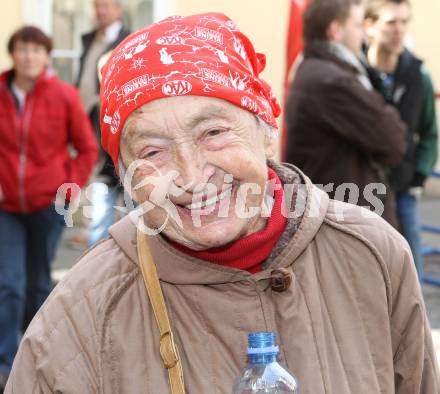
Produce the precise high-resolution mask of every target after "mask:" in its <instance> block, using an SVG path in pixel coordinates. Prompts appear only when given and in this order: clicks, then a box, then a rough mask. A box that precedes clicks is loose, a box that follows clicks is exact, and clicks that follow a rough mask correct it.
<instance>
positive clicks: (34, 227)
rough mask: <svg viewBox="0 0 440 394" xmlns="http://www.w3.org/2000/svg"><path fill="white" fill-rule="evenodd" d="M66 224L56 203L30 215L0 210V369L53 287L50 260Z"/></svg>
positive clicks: (6, 367)
mask: <svg viewBox="0 0 440 394" xmlns="http://www.w3.org/2000/svg"><path fill="white" fill-rule="evenodd" d="M63 227H64V222H63V217H62V216H60V215H58V214H57V213H56V212H55V209H54V207H53V206H51V207H50V208H47V209H43V210H41V211H38V212H34V213H31V214H15V213H10V212H6V211H2V210H0V372H3V373H6V374H8V373H9V371H10V369H11V366H12V362H13V359H14V357H15V353H16V352H17V348H18V341H19V337H20V335H21V333H22V332H24V331H25V329H26V328H27V326H28V325H29V323H30V321H31V320H32V318H33V316H34V315H35V313H36V312H37V311H38V309H39V308H40V306H41V305H42V304H43V302H44V300H45V299H46V297H47V296H48V294H49V293H50V291H51V290H52V281H51V276H50V263H51V261H52V259H53V257H54V255H55V251H56V247H57V245H58V242H59V240H60V237H61V234H62V231H63Z"/></svg>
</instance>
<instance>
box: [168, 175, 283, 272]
mask: <svg viewBox="0 0 440 394" xmlns="http://www.w3.org/2000/svg"><path fill="white" fill-rule="evenodd" d="M272 179H273V180H275V184H276V185H281V181H280V179H279V178H278V175H277V174H276V172H275V171H273V170H272V169H271V168H269V180H272ZM283 196H284V192H283V188H282V187H280V188H279V190H276V189H275V191H274V200H275V201H274V205H273V208H272V212H271V215H270V217H269V218H268V220H267V224H266V227H265V228H264V229H263V230H261V231H258V232H256V233H253V234H251V235H248V236H246V237H244V238H240V239H238V240H237V241H235V242H232V243H231V244H229V245H225V246H221V247H218V248H211V249H207V250H202V251H195V250H192V249H189V248H187V247H185V246H182V245H179V244H176V243H174V242H172V245H173V246H174V247H175V248H176V249H178V250H180V251H181V252H183V253H185V254H187V255H189V256H192V257H196V258H198V259H201V260H205V261H209V262H211V263H215V264H220V265H223V266H225V267H231V268H238V269H242V270H247V271H249V272H250V273H252V274H255V273H256V272H260V271H261V264H262V263H263V261H264V260H266V259H267V258H268V257H269V255H270V253H271V252H272V249H273V248H274V246H275V244H276V243H277V242H278V240H279V238H280V237H281V234H283V232H284V230H285V228H286V224H287V218H286V217H285V216H283V215H282V214H281V207H282V202H283Z"/></svg>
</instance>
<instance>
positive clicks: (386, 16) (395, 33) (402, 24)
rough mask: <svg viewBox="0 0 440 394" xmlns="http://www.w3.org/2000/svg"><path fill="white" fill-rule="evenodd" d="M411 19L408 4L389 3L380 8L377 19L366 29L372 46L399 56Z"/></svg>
mask: <svg viewBox="0 0 440 394" xmlns="http://www.w3.org/2000/svg"><path fill="white" fill-rule="evenodd" d="M410 19H411V9H410V7H409V6H408V4H394V3H390V4H387V5H386V6H384V7H382V8H381V10H380V12H379V18H378V19H377V20H376V21H375V22H372V23H371V25H370V26H369V27H368V37H369V39H370V40H371V43H372V44H373V45H378V46H379V48H381V49H382V50H385V51H386V52H388V53H394V54H400V53H401V52H402V51H403V48H404V43H405V38H406V35H407V33H408V27H409V22H410Z"/></svg>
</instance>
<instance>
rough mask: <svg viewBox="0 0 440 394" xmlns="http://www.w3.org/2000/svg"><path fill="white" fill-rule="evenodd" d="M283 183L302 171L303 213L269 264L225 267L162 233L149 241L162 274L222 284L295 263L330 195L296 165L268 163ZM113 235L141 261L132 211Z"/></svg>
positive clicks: (170, 278)
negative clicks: (264, 266)
mask: <svg viewBox="0 0 440 394" xmlns="http://www.w3.org/2000/svg"><path fill="white" fill-rule="evenodd" d="M269 164H270V165H271V166H272V168H274V170H275V171H276V172H277V174H278V176H279V177H280V179H281V181H282V182H283V183H284V182H285V180H286V179H288V177H289V176H295V175H299V176H300V177H301V178H302V181H303V184H304V186H305V187H304V190H303V193H304V194H305V208H304V215H303V218H302V220H301V223H300V225H299V227H298V230H297V231H296V233H295V235H294V236H293V238H292V239H291V240H290V242H289V243H288V244H287V245H286V247H285V248H284V250H283V251H282V252H281V253H280V254H278V256H277V257H276V258H275V259H274V260H273V261H272V263H271V264H270V267H268V268H267V269H265V270H263V271H261V272H259V273H257V274H254V275H252V274H250V273H249V272H247V271H242V270H238V269H234V268H227V267H222V266H220V265H217V264H212V263H209V262H207V261H203V260H199V259H196V258H193V257H190V256H187V255H186V254H184V253H181V252H179V251H178V250H176V249H175V248H174V247H173V246H171V245H170V244H169V243H168V242H167V241H166V240H164V238H163V237H161V236H148V243H149V246H150V249H151V253H152V256H153V258H154V261H155V263H156V266H157V272H158V274H159V278H160V279H161V280H162V281H164V282H168V283H172V284H186V285H194V284H205V285H208V284H211V285H212V284H222V283H230V282H237V281H241V280H246V279H250V280H252V281H260V280H263V279H269V278H270V277H271V271H272V270H273V269H275V268H285V267H288V266H290V265H292V264H293V263H294V261H295V260H296V258H297V257H298V256H299V255H300V254H301V253H302V252H303V251H304V250H305V249H306V248H307V246H308V245H309V244H310V242H311V241H312V240H313V238H314V237H315V235H316V233H317V232H318V230H319V228H320V226H321V224H322V222H323V221H324V218H325V215H326V212H327V207H328V201H329V198H328V195H327V194H326V193H325V192H323V191H322V190H320V189H319V188H317V187H316V186H314V185H313V184H312V183H311V181H310V179H308V178H307V177H306V176H305V175H304V174H303V173H302V172H301V171H299V170H298V169H297V168H296V167H294V166H291V165H287V164H283V165H276V164H274V163H269ZM109 233H110V235H111V236H112V237H113V239H114V241H115V242H116V243H117V244H118V246H119V247H120V248H121V249H122V251H123V252H124V253H125V254H126V255H127V256H128V257H129V259H130V260H131V261H132V262H133V263H134V264H138V258H137V250H136V226H135V223H134V221H133V219H132V217H131V216H130V215H127V216H126V217H125V218H123V219H122V220H120V221H119V222H117V223H116V224H114V225H113V226H112V227H110V229H109Z"/></svg>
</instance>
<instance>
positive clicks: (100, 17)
mask: <svg viewBox="0 0 440 394" xmlns="http://www.w3.org/2000/svg"><path fill="white" fill-rule="evenodd" d="M94 6H95V17H96V21H97V22H98V25H99V27H100V28H105V27H107V26H110V25H111V24H112V23H114V22H116V21H117V20H119V19H120V18H121V16H122V8H121V7H120V5H118V4H117V2H116V1H115V0H95V2H94Z"/></svg>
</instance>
